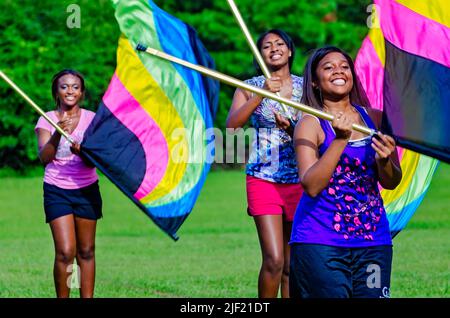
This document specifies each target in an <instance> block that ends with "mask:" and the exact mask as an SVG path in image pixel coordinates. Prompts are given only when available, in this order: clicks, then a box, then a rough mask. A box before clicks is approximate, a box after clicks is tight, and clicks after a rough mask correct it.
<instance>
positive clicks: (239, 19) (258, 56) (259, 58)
mask: <svg viewBox="0 0 450 318" xmlns="http://www.w3.org/2000/svg"><path fill="white" fill-rule="evenodd" d="M227 1H228V5H229V6H230V9H231V11H232V12H233V14H234V17H235V18H236V21H237V22H238V24H239V27H240V28H241V30H242V32H243V33H244V35H245V38H246V40H247V43H248V45H249V46H250V49H251V50H252V52H253V56H254V57H255V59H256V61H257V62H258V65H259V67H260V68H261V71H262V73H263V74H264V77H265V78H268V79H270V78H271V77H272V74H271V73H270V71H269V69H268V68H267V65H266V63H265V62H264V60H263V58H262V56H261V53H260V52H259V50H258V48H257V47H256V45H255V42H253V39H252V36H251V34H250V32H249V31H248V28H247V25H246V24H245V22H244V19H242V16H241V13H240V12H239V10H238V8H237V6H236V4H235V3H234V0H227ZM276 95H277V96H280V97H281V95H280V93H279V92H277V93H276ZM281 106H282V107H283V111H284V113H285V114H286V116H288V118H289V119H290V121H292V118H291V115H290V113H289V111H288V110H287V108H286V105H285V104H283V103H282V104H281ZM291 124H292V122H291Z"/></svg>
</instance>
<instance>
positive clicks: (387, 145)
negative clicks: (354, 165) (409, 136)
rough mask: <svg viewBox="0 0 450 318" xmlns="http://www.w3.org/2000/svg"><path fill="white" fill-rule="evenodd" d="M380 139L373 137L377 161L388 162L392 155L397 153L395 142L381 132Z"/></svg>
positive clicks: (379, 133)
mask: <svg viewBox="0 0 450 318" xmlns="http://www.w3.org/2000/svg"><path fill="white" fill-rule="evenodd" d="M377 135H378V137H379V138H377V137H372V148H373V149H374V150H375V151H376V155H375V159H376V160H377V161H382V162H383V161H384V162H387V161H388V160H389V157H390V155H391V154H392V153H393V152H394V151H396V148H395V140H394V138H392V137H391V136H389V135H385V134H383V133H381V132H378V133H377Z"/></svg>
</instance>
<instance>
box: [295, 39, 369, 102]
mask: <svg viewBox="0 0 450 318" xmlns="http://www.w3.org/2000/svg"><path fill="white" fill-rule="evenodd" d="M333 52H338V53H341V54H342V55H343V56H344V57H345V59H346V60H347V62H348V64H349V66H350V70H351V72H352V76H353V87H352V90H351V91H350V102H351V103H352V104H357V105H360V106H363V107H366V108H367V107H369V108H370V102H369V99H368V98H367V95H366V92H365V91H364V88H363V87H362V85H361V82H360V81H359V78H358V76H357V75H356V73H355V64H354V63H353V60H352V58H351V57H350V56H349V55H348V54H347V53H346V52H344V51H343V50H341V49H340V48H337V47H335V46H325V47H323V48H319V49H316V50H314V51H313V52H312V53H311V55H310V57H309V59H308V62H307V63H306V65H305V70H304V71H303V95H302V98H301V103H303V104H306V105H309V106H311V107H314V108H317V109H322V108H323V100H322V94H321V92H320V89H319V88H317V87H314V86H313V83H314V82H317V80H318V78H317V66H318V65H319V63H320V61H321V60H322V59H323V58H324V57H325V56H326V55H327V54H329V53H333Z"/></svg>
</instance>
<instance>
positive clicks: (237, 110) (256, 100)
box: [226, 88, 263, 129]
mask: <svg viewBox="0 0 450 318" xmlns="http://www.w3.org/2000/svg"><path fill="white" fill-rule="evenodd" d="M262 100H263V97H261V96H259V95H253V96H252V97H249V93H248V92H246V91H243V90H242V89H240V88H238V89H236V92H235V93H234V97H233V102H232V103H231V108H230V111H229V113H228V117H227V122H226V127H227V128H235V129H236V128H240V127H243V126H244V125H245V123H246V122H247V121H248V119H249V118H250V116H251V115H252V113H253V111H254V110H255V109H256V107H258V105H259V104H260V103H261V101H262Z"/></svg>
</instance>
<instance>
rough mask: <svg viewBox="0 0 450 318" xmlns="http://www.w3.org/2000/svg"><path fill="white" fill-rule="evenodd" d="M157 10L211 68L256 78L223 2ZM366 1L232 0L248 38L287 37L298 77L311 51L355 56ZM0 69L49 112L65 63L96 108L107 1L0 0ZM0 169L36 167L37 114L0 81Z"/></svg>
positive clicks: (103, 77) (110, 53) (108, 71)
mask: <svg viewBox="0 0 450 318" xmlns="http://www.w3.org/2000/svg"><path fill="white" fill-rule="evenodd" d="M155 2H156V3H157V4H158V5H159V6H160V7H161V8H162V9H164V10H166V11H167V12H169V13H170V14H172V15H174V16H176V17H177V18H179V19H181V20H183V21H185V22H186V23H189V24H190V25H192V26H193V27H194V28H195V29H196V30H197V32H198V34H199V36H200V38H201V39H202V40H203V42H204V44H205V46H206V48H207V49H208V50H209V52H210V53H211V55H212V57H213V58H214V59H215V61H216V67H217V69H218V70H219V71H220V72H222V73H225V74H228V75H231V76H233V77H236V78H239V79H246V78H249V77H252V76H254V73H255V71H254V68H253V64H252V59H253V58H252V54H251V51H250V49H249V47H248V45H247V42H246V40H245V38H244V36H243V35H242V32H241V30H240V28H239V27H238V25H237V23H236V22H235V20H234V17H233V15H232V13H231V10H230V9H229V7H228V4H227V2H226V1H224V0H202V1H199V0H195V1H193V0H192V1H186V0H157V1H155ZM369 3H371V1H370V0H319V1H299V0H283V1H264V0H261V1H255V0H238V1H236V4H237V6H238V8H239V11H240V12H241V14H242V16H243V18H244V20H245V22H246V24H247V26H248V28H249V30H250V32H251V34H252V35H253V37H254V39H255V40H256V37H257V35H258V34H260V33H262V32H264V31H265V30H267V29H270V28H280V29H283V30H285V31H286V32H287V33H288V34H290V35H291V37H292V38H293V40H294V42H295V44H296V48H297V55H296V60H295V61H294V65H293V72H294V73H296V74H301V72H302V70H303V66H304V63H305V60H306V57H307V53H308V51H309V50H311V49H313V48H316V47H320V46H323V45H325V44H333V45H337V46H339V47H341V48H343V49H345V50H347V51H348V52H349V53H350V54H351V55H352V56H353V57H354V56H355V55H356V52H357V50H358V48H359V46H360V44H361V41H362V39H363V37H364V36H365V35H366V33H367V27H366V24H365V22H366V19H367V17H368V15H369V13H367V12H366V8H367V5H368V4H369ZM70 4H77V5H78V6H79V7H80V8H81V27H80V28H69V27H67V24H66V22H67V19H68V18H69V17H70V16H71V14H72V12H67V8H68V6H69V5H70ZM0 11H1V12H2V14H1V15H0V25H1V28H0V69H1V70H2V71H4V72H5V73H6V74H7V75H8V76H9V77H10V78H11V79H12V80H13V81H15V82H16V83H17V84H18V85H19V86H20V87H21V88H22V89H23V90H24V91H25V92H26V93H27V94H28V95H29V96H30V97H31V99H33V100H34V101H35V102H36V103H37V104H38V105H40V106H41V107H42V108H43V109H44V110H46V111H49V110H52V109H53V108H54V103H53V101H52V98H51V91H50V86H51V78H52V76H53V74H55V73H57V72H58V71H59V70H61V69H63V68H74V69H76V70H78V71H80V72H81V73H82V74H84V75H85V78H86V87H87V89H88V91H87V96H86V100H85V102H84V106H85V107H86V108H88V109H92V110H95V109H96V107H97V105H98V103H99V101H100V99H101V97H102V96H103V93H104V91H105V90H106V88H107V86H108V84H109V81H110V79H111V76H112V74H113V72H114V69H115V53H116V48H117V40H118V37H119V29H118V26H117V23H116V21H115V19H114V11H113V8H112V5H111V2H110V1H109V0H96V1H93V0H58V1H57V0H40V1H33V0H22V1H15V0H3V1H1V2H0ZM233 93H234V88H232V87H229V86H226V85H222V86H221V93H220V108H219V113H218V116H217V118H216V123H215V125H216V126H217V127H219V128H221V129H224V126H225V119H226V116H227V113H228V109H229V106H230V104H231V99H232V96H233ZM0 96H1V99H0V168H1V167H12V168H14V169H24V168H25V167H27V166H29V165H33V164H37V162H38V161H37V154H36V149H37V146H36V138H35V135H34V133H33V128H34V125H35V123H36V120H37V118H38V115H37V114H36V113H35V112H34V111H33V110H32V109H31V108H30V107H29V106H28V105H27V104H26V102H24V101H23V100H22V99H21V97H19V96H18V95H17V94H16V93H15V92H13V90H12V89H10V88H9V87H7V85H6V84H4V83H2V84H0Z"/></svg>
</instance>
